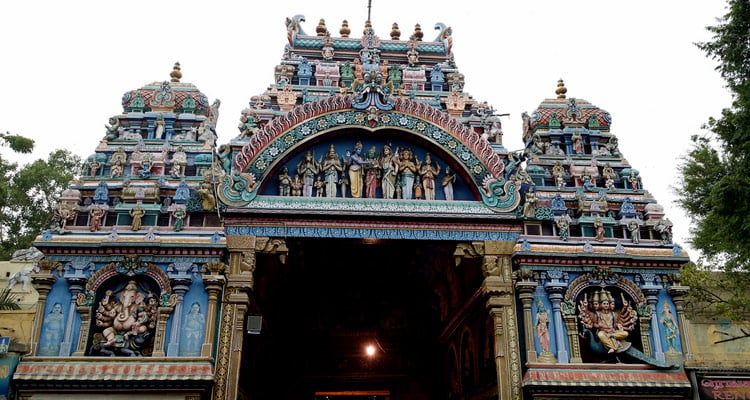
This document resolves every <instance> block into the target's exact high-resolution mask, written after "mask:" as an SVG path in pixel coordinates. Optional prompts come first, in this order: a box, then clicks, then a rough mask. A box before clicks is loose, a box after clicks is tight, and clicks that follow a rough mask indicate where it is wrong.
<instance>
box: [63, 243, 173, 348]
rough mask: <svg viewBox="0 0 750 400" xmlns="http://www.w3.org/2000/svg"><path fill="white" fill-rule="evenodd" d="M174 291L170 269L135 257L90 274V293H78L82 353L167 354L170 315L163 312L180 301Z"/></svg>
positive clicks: (168, 310) (88, 290) (171, 309)
mask: <svg viewBox="0 0 750 400" xmlns="http://www.w3.org/2000/svg"><path fill="white" fill-rule="evenodd" d="M170 292H171V286H170V284H169V278H168V277H167V276H166V274H165V273H164V272H163V271H162V270H161V269H160V268H159V267H158V266H156V265H154V264H149V263H145V262H141V261H140V259H139V258H138V257H136V256H133V257H125V258H124V259H123V260H122V261H120V262H117V263H111V264H109V265H107V266H105V267H103V268H102V269H100V270H99V271H97V272H96V273H94V275H92V276H91V278H90V279H89V284H88V285H87V286H86V292H85V293H81V294H79V295H78V301H77V303H78V306H79V307H78V310H79V312H80V313H81V314H82V315H81V317H82V320H83V321H84V325H82V327H81V331H82V332H81V335H82V336H81V340H82V341H83V342H81V343H79V348H78V353H81V354H85V355H89V356H109V357H115V356H124V357H148V356H152V355H163V354H164V350H163V346H164V334H165V330H166V320H167V318H166V316H160V314H170V313H171V312H172V311H173V310H174V308H173V307H174V306H175V304H176V303H177V295H175V294H173V293H170ZM88 307H90V308H88ZM87 308H88V309H89V310H90V311H89V313H87V312H86V311H85V310H86V309H87ZM86 314H88V315H86ZM86 325H89V326H86ZM87 331H88V336H87V339H84V335H85V332H87Z"/></svg>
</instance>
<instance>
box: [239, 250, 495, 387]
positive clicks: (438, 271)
mask: <svg viewBox="0 0 750 400" xmlns="http://www.w3.org/2000/svg"><path fill="white" fill-rule="evenodd" d="M287 245H288V247H289V255H288V257H287V261H286V264H281V263H280V262H279V261H278V259H276V258H273V257H270V256H260V257H259V258H258V267H257V269H256V271H255V290H254V293H253V297H254V300H255V308H256V310H255V311H257V312H259V313H260V314H262V315H263V328H262V330H261V333H260V334H257V335H247V336H246V338H245V346H244V349H243V369H242V371H241V378H240V393H242V395H243V396H244V398H248V399H258V400H261V399H318V398H325V397H324V396H318V395H316V393H335V392H339V393H346V392H351V393H354V392H361V393H367V392H368V391H369V392H370V393H388V394H389V398H390V399H439V398H447V397H448V396H447V395H446V393H447V392H448V389H447V385H448V384H447V383H446V381H447V379H446V377H447V376H448V372H447V371H446V368H445V365H444V364H445V362H444V361H445V354H446V349H445V348H444V347H445V346H444V345H441V344H440V340H439V337H440V335H441V334H442V333H443V323H442V322H441V297H442V300H443V303H445V300H446V299H445V296H446V293H447V292H448V291H447V290H445V287H446V282H445V281H446V271H448V270H449V269H451V268H455V264H453V263H454V260H453V256H452V254H453V251H454V250H455V243H444V242H419V241H375V240H370V241H368V240H354V239H352V240H347V239H299V240H297V239H288V240H287ZM451 264H453V265H451ZM469 275H478V276H468V277H462V279H461V280H462V281H463V280H464V279H468V280H470V281H473V282H469V281H467V282H463V283H465V284H461V285H459V286H461V287H467V288H468V287H472V286H473V287H475V288H476V287H477V286H476V283H478V282H479V281H480V280H481V274H473V273H472V274H469ZM454 286H455V285H454ZM444 307H445V306H443V308H444ZM329 396H332V395H329ZM330 398H331V399H336V400H338V399H340V397H335V396H332V397H330ZM360 398H364V397H360ZM368 398H372V395H371V396H370V397H368ZM376 398H380V397H377V395H376Z"/></svg>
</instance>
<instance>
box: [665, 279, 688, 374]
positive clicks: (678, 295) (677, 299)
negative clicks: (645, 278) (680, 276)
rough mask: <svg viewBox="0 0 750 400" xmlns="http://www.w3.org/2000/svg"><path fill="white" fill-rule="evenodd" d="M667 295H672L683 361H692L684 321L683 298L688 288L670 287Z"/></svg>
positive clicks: (686, 327) (685, 322) (685, 321)
mask: <svg viewBox="0 0 750 400" xmlns="http://www.w3.org/2000/svg"><path fill="white" fill-rule="evenodd" d="M668 291H669V294H670V295H672V301H674V305H675V309H676V311H677V321H678V325H679V327H680V343H681V344H682V351H683V353H685V360H688V361H690V360H692V359H693V348H692V344H690V333H689V332H688V324H687V320H686V319H685V298H684V296H685V295H686V294H687V292H688V291H690V286H681V285H672V286H670V287H669V289H668Z"/></svg>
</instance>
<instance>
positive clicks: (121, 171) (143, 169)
mask: <svg viewBox="0 0 750 400" xmlns="http://www.w3.org/2000/svg"><path fill="white" fill-rule="evenodd" d="M108 164H109V176H110V177H111V178H118V177H123V176H127V175H128V174H127V172H126V169H125V168H126V166H127V165H128V164H130V165H132V166H134V167H135V168H133V171H132V172H133V174H137V175H138V176H139V177H141V178H142V179H148V178H150V177H151V175H152V174H153V173H154V168H155V166H156V165H157V164H161V165H164V164H169V165H170V166H171V168H170V169H169V171H166V169H164V170H162V171H158V172H161V174H163V175H167V174H166V172H168V175H170V176H172V177H173V178H181V177H184V176H185V170H186V168H187V165H188V159H187V153H185V149H184V148H183V147H182V145H179V146H177V148H176V149H175V151H174V153H172V158H169V148H168V147H167V146H165V147H164V148H163V149H162V151H161V152H160V153H148V152H141V150H140V149H139V148H138V147H136V149H135V150H134V151H133V152H132V154H131V155H130V160H128V154H127V153H126V152H125V149H124V148H123V147H122V146H120V147H118V148H117V150H116V151H115V152H114V153H112V155H111V156H110V157H109V161H108ZM88 167H89V176H92V177H95V176H98V175H99V174H100V170H101V168H102V164H101V162H100V161H99V160H98V159H97V158H92V159H91V160H90V161H89V163H88Z"/></svg>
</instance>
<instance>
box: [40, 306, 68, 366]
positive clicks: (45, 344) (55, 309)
mask: <svg viewBox="0 0 750 400" xmlns="http://www.w3.org/2000/svg"><path fill="white" fill-rule="evenodd" d="M43 329H44V330H43V333H42V337H41V340H40V343H39V355H40V356H58V355H60V354H59V353H60V343H61V342H62V341H63V333H64V330H65V316H64V315H63V308H62V304H60V303H55V304H53V305H52V310H50V312H49V313H48V314H47V315H46V316H45V317H44V328H43ZM66 355H67V354H66Z"/></svg>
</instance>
